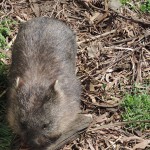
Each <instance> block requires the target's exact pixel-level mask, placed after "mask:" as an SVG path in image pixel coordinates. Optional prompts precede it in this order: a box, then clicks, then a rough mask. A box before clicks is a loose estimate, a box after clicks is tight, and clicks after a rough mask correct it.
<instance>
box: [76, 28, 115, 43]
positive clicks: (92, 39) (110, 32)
mask: <svg viewBox="0 0 150 150" xmlns="http://www.w3.org/2000/svg"><path fill="white" fill-rule="evenodd" d="M116 31H117V30H116V29H115V30H111V31H109V32H105V33H103V34H100V35H97V36H94V37H92V38H91V39H86V40H83V41H79V42H77V43H78V45H80V44H82V43H86V42H91V41H94V40H96V39H98V38H101V37H105V36H107V35H109V34H112V33H115V32H116Z"/></svg>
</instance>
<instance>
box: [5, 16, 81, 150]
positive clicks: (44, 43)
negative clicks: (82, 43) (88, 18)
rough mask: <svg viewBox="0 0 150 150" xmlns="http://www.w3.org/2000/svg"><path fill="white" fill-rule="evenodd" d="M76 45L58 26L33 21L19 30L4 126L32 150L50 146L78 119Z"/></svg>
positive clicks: (51, 21)
mask: <svg viewBox="0 0 150 150" xmlns="http://www.w3.org/2000/svg"><path fill="white" fill-rule="evenodd" d="M76 49H77V46H76V39H75V34H74V33H73V32H72V30H71V29H70V28H69V27H68V26H67V25H66V24H65V23H63V22H61V21H59V20H56V19H50V18H48V17H39V18H35V19H32V20H30V21H27V22H26V23H23V24H22V25H21V26H20V29H19V32H18V35H17V38H16V40H15V43H14V46H13V51H12V65H11V68H10V75H9V92H8V114H7V118H8V122H9V124H10V126H11V127H12V129H13V130H14V132H15V133H17V134H19V135H20V136H21V137H22V140H23V141H25V142H26V143H27V144H28V145H29V146H31V147H32V149H43V148H44V147H45V146H46V145H49V144H50V143H52V142H55V141H56V140H57V139H58V138H59V137H60V136H61V134H62V133H63V132H64V131H65V130H66V129H67V127H68V126H69V124H70V123H71V122H72V121H74V120H75V119H76V116H77V114H78V113H80V91H81V90H80V84H79V81H78V80H77V77H76V75H75V57H76Z"/></svg>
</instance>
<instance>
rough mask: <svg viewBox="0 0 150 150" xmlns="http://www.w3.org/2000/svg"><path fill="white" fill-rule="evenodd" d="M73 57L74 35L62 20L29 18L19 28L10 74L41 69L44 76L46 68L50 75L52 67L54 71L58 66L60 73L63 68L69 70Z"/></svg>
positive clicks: (72, 63)
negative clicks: (15, 66) (14, 66)
mask: <svg viewBox="0 0 150 150" xmlns="http://www.w3.org/2000/svg"><path fill="white" fill-rule="evenodd" d="M75 56H76V43H75V35H74V34H73V32H72V31H71V30H70V29H69V27H68V26H66V25H65V23H63V22H61V21H58V20H56V19H50V18H48V17H40V18H36V19H32V20H31V21H28V22H27V23H24V24H22V25H21V27H20V29H19V32H18V35H17V39H16V41H15V44H14V47H13V54H12V59H13V62H12V67H13V65H17V68H16V70H14V68H13V72H14V71H15V72H14V73H13V75H15V74H17V75H22V74H23V73H24V72H25V71H26V70H29V69H30V71H31V72H30V73H31V74H33V73H36V72H37V71H39V72H41V73H42V72H43V71H44V74H45V75H46V72H45V71H46V70H48V71H51V74H52V72H53V71H54V69H56V71H54V72H55V73H58V70H59V71H60V70H61V69H59V67H60V68H63V70H61V71H64V72H61V74H62V73H66V69H67V70H68V69H69V73H70V72H71V73H73V72H74V69H75ZM66 62H68V63H66ZM56 65H57V67H56ZM45 68H47V69H45ZM53 76H54V74H53ZM56 76H57V75H56Z"/></svg>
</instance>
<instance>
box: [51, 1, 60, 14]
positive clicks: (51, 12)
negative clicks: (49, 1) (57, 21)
mask: <svg viewBox="0 0 150 150" xmlns="http://www.w3.org/2000/svg"><path fill="white" fill-rule="evenodd" d="M59 1H60V0H57V2H56V4H55V6H54V7H53V10H52V12H51V15H50V17H52V15H53V13H54V10H55V9H56V7H57V5H58V3H59Z"/></svg>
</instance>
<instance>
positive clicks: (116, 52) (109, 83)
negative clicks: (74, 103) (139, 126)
mask: <svg viewBox="0 0 150 150" xmlns="http://www.w3.org/2000/svg"><path fill="white" fill-rule="evenodd" d="M0 7H1V10H2V12H1V19H3V18H4V17H6V16H9V17H11V18H13V19H15V20H17V21H18V22H23V21H26V20H29V19H31V18H33V17H38V16H49V17H55V18H58V19H60V20H63V21H64V22H66V23H67V24H68V25H69V26H71V28H72V29H73V30H74V31H75V32H76V34H77V43H78V56H77V75H78V76H79V78H80V80H81V82H82V86H83V93H82V109H83V112H84V113H90V114H92V115H93V116H94V121H93V123H92V124H91V126H90V127H89V128H88V129H87V131H86V133H85V134H84V135H81V137H80V138H78V139H77V140H75V141H73V142H72V143H70V144H69V145H66V146H65V147H64V148H63V150H69V149H79V150H81V149H84V150H87V149H91V150H100V149H101V150H124V149H125V150H138V149H149V148H150V140H149V139H150V131H149V130H148V131H145V132H140V131H138V130H137V131H129V130H125V128H123V125H124V124H125V123H119V122H120V121H121V117H120V114H121V108H120V103H121V101H122V98H123V96H124V94H125V93H126V92H128V91H131V89H132V87H133V85H134V84H135V83H146V84H150V15H148V14H144V13H141V12H140V11H138V10H131V9H129V8H128V7H123V8H119V10H116V8H114V7H112V6H111V4H110V3H108V2H107V0H105V1H98V0H73V1H70V0H62V1H60V0H53V1H46V0H28V1H26V0H20V1H15V0H2V2H1V3H0ZM14 31H15V30H14ZM12 34H13V35H15V34H16V32H15V33H12ZM12 40H14V39H12Z"/></svg>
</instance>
